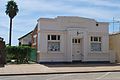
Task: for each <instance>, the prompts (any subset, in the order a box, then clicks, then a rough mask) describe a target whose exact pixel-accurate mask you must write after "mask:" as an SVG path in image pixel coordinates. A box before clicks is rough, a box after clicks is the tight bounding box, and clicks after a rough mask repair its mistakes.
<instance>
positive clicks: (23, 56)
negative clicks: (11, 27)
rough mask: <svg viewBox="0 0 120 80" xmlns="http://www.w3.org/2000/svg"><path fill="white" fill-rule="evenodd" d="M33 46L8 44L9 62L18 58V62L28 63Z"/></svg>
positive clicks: (7, 54)
mask: <svg viewBox="0 0 120 80" xmlns="http://www.w3.org/2000/svg"><path fill="white" fill-rule="evenodd" d="M32 49H33V48H31V47H28V46H7V47H6V56H7V62H11V60H16V63H28V61H29V60H30V52H31V50H32Z"/></svg>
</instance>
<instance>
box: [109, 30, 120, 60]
mask: <svg viewBox="0 0 120 80" xmlns="http://www.w3.org/2000/svg"><path fill="white" fill-rule="evenodd" d="M109 41H110V42H109V45H110V50H112V51H114V52H115V53H116V61H117V62H120V33H119V32H118V33H114V34H110V35H109Z"/></svg>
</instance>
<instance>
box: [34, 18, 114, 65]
mask: <svg viewBox="0 0 120 80" xmlns="http://www.w3.org/2000/svg"><path fill="white" fill-rule="evenodd" d="M108 26H109V23H108V22H97V21H96V20H94V19H89V18H83V17H75V16H58V17H56V18H40V19H39V20H38V38H37V39H38V41H37V43H36V44H37V52H38V56H37V57H38V59H37V62H73V61H82V62H87V61H107V62H111V63H112V62H115V59H114V56H113V55H114V53H111V52H110V51H109V32H108Z"/></svg>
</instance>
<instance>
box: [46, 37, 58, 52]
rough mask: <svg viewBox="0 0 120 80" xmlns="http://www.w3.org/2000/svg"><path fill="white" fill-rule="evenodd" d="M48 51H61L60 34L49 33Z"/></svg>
mask: <svg viewBox="0 0 120 80" xmlns="http://www.w3.org/2000/svg"><path fill="white" fill-rule="evenodd" d="M48 51H60V35H48Z"/></svg>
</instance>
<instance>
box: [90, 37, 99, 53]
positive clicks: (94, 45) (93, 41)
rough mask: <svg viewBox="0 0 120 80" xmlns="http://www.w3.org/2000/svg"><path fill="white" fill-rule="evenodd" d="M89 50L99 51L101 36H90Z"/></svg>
mask: <svg viewBox="0 0 120 80" xmlns="http://www.w3.org/2000/svg"><path fill="white" fill-rule="evenodd" d="M91 51H101V37H93V36H92V37H91Z"/></svg>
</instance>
